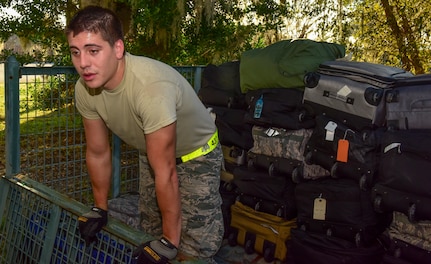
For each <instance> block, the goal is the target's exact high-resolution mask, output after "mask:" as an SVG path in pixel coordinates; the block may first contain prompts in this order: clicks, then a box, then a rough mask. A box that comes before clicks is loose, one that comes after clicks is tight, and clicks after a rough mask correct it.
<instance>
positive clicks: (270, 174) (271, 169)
mask: <svg viewBox="0 0 431 264" xmlns="http://www.w3.org/2000/svg"><path fill="white" fill-rule="evenodd" d="M274 172H275V165H274V163H271V164H269V167H268V174H269V176H274Z"/></svg>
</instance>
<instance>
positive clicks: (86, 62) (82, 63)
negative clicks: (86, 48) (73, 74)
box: [79, 53, 90, 69]
mask: <svg viewBox="0 0 431 264" xmlns="http://www.w3.org/2000/svg"><path fill="white" fill-rule="evenodd" d="M79 63H80V65H79V66H80V67H81V68H82V69H85V68H87V67H89V66H90V58H88V56H87V55H86V54H85V53H82V54H81V56H80V57H79Z"/></svg>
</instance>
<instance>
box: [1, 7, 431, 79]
mask: <svg viewBox="0 0 431 264" xmlns="http://www.w3.org/2000/svg"><path fill="white" fill-rule="evenodd" d="M82 1H83V0H82ZM79 2H80V1H74V0H61V1H58V0H14V1H5V0H0V7H10V8H13V9H15V10H16V11H17V12H18V13H19V14H20V15H21V16H20V17H13V16H7V15H3V16H1V17H0V23H2V25H3V27H2V28H1V29H0V39H2V40H7V38H9V37H10V35H11V34H12V33H14V34H17V35H18V36H19V37H20V38H21V39H22V40H23V42H24V44H25V43H29V44H30V43H32V44H33V45H35V47H36V48H34V49H32V50H29V51H27V53H26V54H24V55H22V54H21V55H20V56H21V57H19V61H20V62H21V63H26V62H40V61H50V62H54V63H55V64H57V65H70V56H69V55H68V53H69V52H68V47H67V43H66V40H65V36H64V34H63V28H64V20H65V17H66V18H67V17H70V16H71V15H73V13H74V12H75V11H76V10H78V7H79ZM112 3H113V6H116V8H117V9H118V7H119V6H120V7H122V8H123V9H122V10H127V12H123V13H122V14H121V18H122V19H123V20H124V21H125V22H126V23H127V27H126V29H127V32H126V33H127V35H126V40H127V42H126V47H127V50H128V51H129V52H131V53H134V54H137V55H145V56H149V57H153V58H155V59H159V60H162V61H164V62H166V63H169V64H175V65H205V64H208V63H215V64H219V63H222V62H225V61H229V60H236V59H240V56H241V53H242V52H243V51H245V50H247V49H253V48H257V47H263V46H266V45H269V44H271V43H273V42H276V41H279V40H282V39H297V38H311V39H315V40H318V41H328V42H337V43H340V44H344V45H346V47H347V53H351V54H352V55H353V59H355V60H359V61H370V62H375V63H383V64H388V65H395V66H400V67H404V68H406V69H409V70H412V71H414V72H417V73H420V72H424V71H427V70H428V69H429V68H431V65H430V61H431V60H430V59H429V58H430V57H431V51H430V49H429V39H430V33H431V21H430V20H429V19H428V18H429V17H430V14H431V4H430V3H429V2H427V1H425V0H419V1H411V0H380V1H378V2H376V1H371V0H361V1H352V0H311V1H306V0H282V1H276V0H249V1H239V0H233V1H228V0H218V1H206V0H117V1H114V2H112ZM385 6H386V8H385ZM391 17H392V19H391ZM130 20H131V23H128V22H130ZM129 24H130V26H129ZM10 53H11V51H3V53H2V54H0V60H4V58H5V57H6V56H7V55H9V54H10Z"/></svg>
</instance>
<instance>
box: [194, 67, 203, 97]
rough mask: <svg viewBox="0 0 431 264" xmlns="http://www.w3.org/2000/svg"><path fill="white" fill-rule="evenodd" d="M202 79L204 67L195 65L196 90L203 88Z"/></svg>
mask: <svg viewBox="0 0 431 264" xmlns="http://www.w3.org/2000/svg"><path fill="white" fill-rule="evenodd" d="M201 81H202V67H201V66H197V67H195V76H194V87H193V88H194V90H195V92H196V93H197V92H199V89H201Z"/></svg>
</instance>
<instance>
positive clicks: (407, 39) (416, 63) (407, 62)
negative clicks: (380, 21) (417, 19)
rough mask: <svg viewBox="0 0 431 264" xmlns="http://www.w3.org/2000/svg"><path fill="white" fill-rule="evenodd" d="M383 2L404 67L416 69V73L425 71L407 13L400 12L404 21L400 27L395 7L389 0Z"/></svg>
mask: <svg viewBox="0 0 431 264" xmlns="http://www.w3.org/2000/svg"><path fill="white" fill-rule="evenodd" d="M381 3H382V6H383V9H384V10H385V14H386V20H387V22H388V25H389V27H390V28H391V30H392V35H393V36H394V38H395V39H396V42H397V46H398V50H399V52H400V56H401V62H402V64H403V67H404V68H405V69H406V70H408V71H410V70H412V69H414V71H415V73H416V74H420V73H424V69H423V67H422V65H421V62H420V56H419V51H418V47H417V43H416V41H415V39H414V36H413V32H412V30H411V27H410V25H409V23H408V19H407V17H406V15H405V13H404V12H402V13H401V14H399V15H400V16H401V23H402V26H401V27H400V26H399V25H398V22H397V20H396V17H395V14H394V9H393V7H392V6H391V5H390V4H389V0H381ZM398 11H399V10H398Z"/></svg>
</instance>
